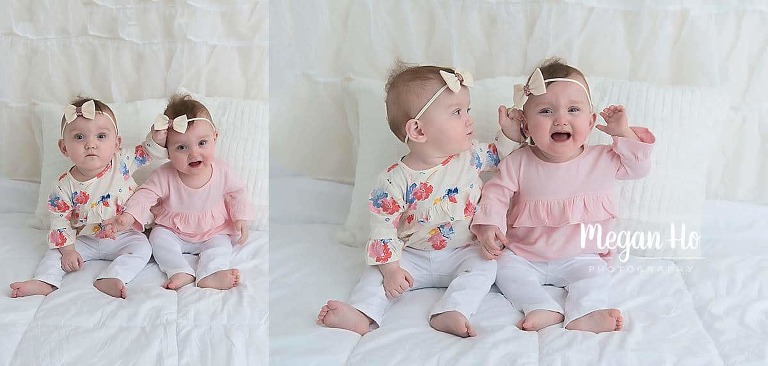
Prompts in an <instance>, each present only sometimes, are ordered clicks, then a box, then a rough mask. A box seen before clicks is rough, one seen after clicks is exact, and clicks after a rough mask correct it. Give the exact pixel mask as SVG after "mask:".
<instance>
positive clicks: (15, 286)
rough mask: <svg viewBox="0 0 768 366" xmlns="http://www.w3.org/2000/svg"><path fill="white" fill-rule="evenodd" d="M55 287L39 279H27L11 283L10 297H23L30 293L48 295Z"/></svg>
mask: <svg viewBox="0 0 768 366" xmlns="http://www.w3.org/2000/svg"><path fill="white" fill-rule="evenodd" d="M55 289H56V287H54V286H52V285H50V284H47V283H45V282H43V281H40V280H27V281H24V282H14V283H12V284H11V297H24V296H30V295H48V294H50V293H51V292H53V290H55Z"/></svg>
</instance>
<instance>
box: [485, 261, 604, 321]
mask: <svg viewBox="0 0 768 366" xmlns="http://www.w3.org/2000/svg"><path fill="white" fill-rule="evenodd" d="M497 261H498V262H499V268H498V272H497V274H496V286H497V287H498V288H499V290H501V293H503V294H504V296H506V297H507V299H508V300H509V301H510V302H511V303H512V305H514V306H515V307H516V308H518V309H520V310H522V311H523V313H525V314H528V313H529V312H531V311H532V310H537V309H541V310H550V311H556V312H558V313H561V314H563V315H564V316H565V321H564V322H563V325H568V323H570V322H571V321H572V320H574V319H578V318H580V317H581V316H583V315H586V314H588V313H591V312H593V311H595V310H599V309H605V308H607V307H608V293H609V287H610V283H611V275H610V273H609V272H608V271H607V264H606V263H605V261H604V260H603V259H602V258H600V256H598V255H597V254H585V255H580V256H578V257H575V258H570V259H565V260H560V261H553V262H530V261H528V260H526V259H525V258H523V257H520V256H518V255H516V254H514V253H513V252H512V251H511V250H509V249H505V250H504V252H503V253H502V255H501V256H500V257H499V258H498V259H497ZM542 285H553V286H557V287H565V289H566V290H567V291H568V295H567V296H566V298H565V306H560V304H559V303H558V302H557V301H555V299H554V298H553V297H552V296H550V294H548V293H547V292H546V291H545V290H544V288H543V287H542Z"/></svg>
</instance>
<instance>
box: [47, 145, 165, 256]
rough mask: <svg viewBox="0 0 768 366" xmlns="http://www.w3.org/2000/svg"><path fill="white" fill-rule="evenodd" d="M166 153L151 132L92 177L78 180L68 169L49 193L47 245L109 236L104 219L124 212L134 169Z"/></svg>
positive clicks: (68, 243)
mask: <svg viewBox="0 0 768 366" xmlns="http://www.w3.org/2000/svg"><path fill="white" fill-rule="evenodd" d="M164 157H167V152H166V150H165V148H163V147H161V146H160V145H158V144H157V143H155V142H154V141H153V140H152V135H151V133H150V134H148V135H147V139H146V140H145V141H144V143H142V144H140V145H137V146H136V147H135V148H134V150H133V152H132V153H131V152H127V151H125V150H122V149H121V150H119V151H118V152H117V153H116V154H115V156H114V157H113V158H112V161H111V162H110V163H109V164H107V166H106V167H104V170H102V171H101V172H100V173H99V174H97V175H96V176H95V177H93V178H91V179H90V180H87V181H85V182H81V181H78V180H77V179H75V178H74V177H73V176H72V173H70V171H71V170H72V169H71V168H70V169H68V170H67V171H66V172H65V173H64V174H62V175H61V176H60V177H59V179H58V181H57V182H56V185H55V186H54V187H53V190H52V191H51V193H50V195H49V196H48V211H49V212H50V214H51V230H50V232H49V233H48V246H49V247H50V248H60V247H64V246H67V245H72V244H74V243H75V238H76V237H77V236H78V235H91V236H95V237H97V238H106V237H108V236H107V234H106V232H105V231H104V230H103V229H104V228H103V226H102V224H101V223H102V221H104V220H106V219H109V218H112V217H114V216H115V215H117V214H119V213H122V212H123V210H124V205H125V201H126V200H128V197H130V196H131V194H133V191H134V190H135V189H136V182H135V181H134V180H133V177H132V176H131V175H132V174H133V172H134V171H136V169H138V168H141V167H143V166H145V165H147V164H149V162H150V161H151V159H152V158H156V159H157V158H164ZM113 239H114V238H113Z"/></svg>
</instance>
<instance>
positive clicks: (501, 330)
mask: <svg viewBox="0 0 768 366" xmlns="http://www.w3.org/2000/svg"><path fill="white" fill-rule="evenodd" d="M271 173H272V179H271V181H270V187H271V189H272V191H271V196H272V199H273V200H274V202H281V203H284V204H281V205H273V206H278V207H273V208H272V211H271V213H270V215H271V217H272V221H271V223H270V225H271V228H272V230H273V231H274V232H275V234H274V235H273V236H272V240H271V242H270V246H271V249H270V255H271V258H270V260H271V264H272V265H271V266H272V272H271V276H270V307H271V309H272V320H271V323H272V327H271V329H270V349H271V350H270V357H271V362H272V364H274V365H297V364H301V365H340V364H348V365H378V364H397V363H400V364H425V365H432V364H482V365H486V364H494V365H496V364H514V365H534V364H542V365H581V364H621V365H628V364H638V365H646V364H647V365H659V364H668V365H672V364H674V365H723V364H726V365H736V364H739V365H740V364H755V365H756V364H766V363H767V362H768V357H767V356H766V353H767V352H766V347H768V346H766V344H767V343H768V342H766V340H767V339H768V337H766V332H767V331H766V330H765V329H768V324H765V322H766V321H767V320H766V317H765V314H766V313H768V312H767V311H766V310H768V304H767V303H766V300H764V299H765V298H766V296H765V289H766V288H767V287H766V281H768V280H767V279H768V276H765V275H766V274H768V273H766V272H768V266H767V265H766V263H767V262H766V260H765V257H761V256H751V258H750V256H749V255H746V254H743V255H741V257H736V258H733V257H723V256H721V255H720V254H721V253H722V248H727V247H728V243H729V242H733V241H740V242H741V246H742V248H750V247H753V246H754V245H755V244H757V243H759V242H760V240H761V239H762V240H764V238H766V237H768V230H766V227H767V225H762V226H761V225H759V223H754V222H753V223H747V224H745V225H747V226H748V227H749V230H742V231H741V232H744V233H746V234H745V236H741V234H740V232H729V228H730V226H731V223H730V222H728V221H724V220H723V219H722V217H723V216H724V215H728V213H729V212H731V211H733V212H739V213H742V214H744V215H745V219H749V218H751V217H752V216H753V215H755V214H757V213H762V214H765V213H768V208H767V207H764V206H753V205H745V204H738V203H729V202H719V201H711V202H708V204H707V208H706V210H705V213H706V215H705V223H706V225H704V226H705V227H706V230H705V231H703V232H702V233H701V235H702V245H704V246H705V251H704V252H705V259H703V260H697V261H693V260H691V261H688V262H682V261H681V262H678V264H679V266H678V265H675V263H674V262H672V261H669V260H664V259H654V258H651V259H648V258H640V257H636V258H632V259H631V261H630V262H629V263H628V264H627V267H626V268H627V269H626V270H624V271H620V272H615V274H614V278H613V286H612V288H613V292H614V298H615V305H616V306H618V307H620V308H621V309H622V310H623V312H624V315H625V319H626V331H624V332H620V333H614V334H599V335H595V334H591V333H584V332H570V331H565V330H563V329H562V328H559V327H551V328H548V329H546V330H544V331H542V332H539V333H538V334H535V333H526V332H522V331H519V330H517V329H516V328H515V326H514V324H515V323H516V322H517V320H518V319H519V318H520V317H521V316H522V313H520V312H519V311H517V310H515V309H514V308H513V307H512V306H511V305H510V304H509V302H507V301H506V299H505V298H504V297H503V296H502V295H501V294H499V293H498V292H497V291H495V288H494V291H492V292H491V293H490V294H489V295H488V296H487V297H486V299H485V300H484V301H483V303H482V305H481V308H480V310H479V311H478V313H477V314H476V315H475V316H473V318H472V319H471V320H472V322H473V324H474V325H475V326H476V327H477V331H478V333H479V334H480V335H479V336H478V337H476V338H474V339H459V338H456V337H453V336H450V335H446V334H441V333H439V332H436V331H434V330H432V329H431V328H429V325H428V322H427V315H428V312H429V309H430V306H431V304H432V303H433V302H434V301H435V300H436V299H437V298H438V297H439V296H440V295H441V293H442V291H443V290H439V289H425V290H419V291H413V292H409V293H407V294H406V295H404V296H403V297H402V298H401V300H399V301H398V303H396V304H395V305H393V307H392V308H391V309H390V310H389V311H388V312H387V314H386V315H385V318H384V320H383V326H382V327H381V328H380V329H378V330H376V331H374V332H371V333H369V334H368V335H366V336H365V337H360V336H358V335H356V334H354V333H352V332H347V331H343V330H337V329H328V328H325V327H321V326H318V325H316V324H314V319H315V316H316V314H317V312H318V310H319V309H320V307H321V306H322V305H323V304H324V303H325V301H326V300H328V299H339V300H346V299H347V298H348V297H349V293H350V291H351V289H352V287H353V286H354V284H355V283H356V281H357V279H358V277H359V275H360V273H361V271H362V269H363V255H362V253H361V252H360V250H359V249H356V248H350V247H344V246H341V245H338V244H336V242H335V240H334V236H335V233H336V231H337V230H338V229H339V227H340V224H341V223H342V222H343V218H344V214H345V211H346V208H347V207H348V203H349V193H350V192H351V186H349V185H344V184H337V183H331V182H326V181H319V180H311V179H308V178H304V177H301V176H297V175H293V174H290V173H286V172H285V171H277V172H275V171H273V172H271ZM286 200H294V202H300V204H292V203H291V202H289V201H286ZM318 202H320V204H318ZM329 215H330V216H329ZM729 217H732V216H729ZM333 220H337V221H335V222H334V221H333ZM737 221H738V220H737ZM743 221H744V220H741V221H739V222H743ZM742 229H744V228H742ZM726 233H728V234H727V235H726ZM755 240H757V241H755ZM750 243H751V244H750ZM718 250H719V251H720V252H718ZM766 251H768V249H767V250H766ZM744 260H746V261H747V262H746V263H749V264H750V265H749V266H748V267H750V268H743V266H741V265H739V263H745V262H744ZM685 266H691V269H690V271H689V270H688V269H687V267H685ZM629 267H632V268H634V270H633V271H630V270H629ZM639 268H642V271H641V270H640V269H639ZM752 276H762V279H760V280H758V281H750V277H752ZM297 289H300V290H297ZM553 292H554V293H555V294H556V295H558V296H563V291H562V290H554V289H553ZM731 295H736V297H735V298H731V297H729V296H731ZM732 313H736V314H739V315H738V316H739V317H741V318H740V319H739V320H738V321H737V322H733V319H732V316H733V314H732ZM744 337H748V338H749V339H744Z"/></svg>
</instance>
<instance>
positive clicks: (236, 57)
mask: <svg viewBox="0 0 768 366" xmlns="http://www.w3.org/2000/svg"><path fill="white" fill-rule="evenodd" d="M1 3H2V4H0V5H2V8H3V9H4V11H3V12H2V13H3V15H2V16H0V34H2V37H0V55H2V56H0V69H1V70H2V73H1V74H0V123H1V124H0V143H1V144H0V176H1V177H5V178H13V179H25V180H39V179H40V157H39V156H38V155H39V153H38V148H37V146H36V144H35V139H34V134H33V128H32V123H33V122H32V121H33V106H34V105H35V104H36V103H57V104H64V103H66V102H67V101H69V100H70V99H72V98H74V97H75V96H77V95H78V94H81V95H87V96H91V97H94V98H98V99H101V100H102V101H104V102H107V103H110V102H130V101H138V100H144V99H148V98H167V97H168V96H169V95H171V94H172V93H173V92H174V91H176V90H177V89H178V88H179V87H184V88H186V89H188V90H190V91H192V92H195V93H197V94H200V95H205V96H209V97H231V98H239V99H254V100H259V101H263V102H267V101H268V100H269V98H268V95H269V84H268V76H269V66H268V65H269V22H268V18H269V12H268V7H269V3H268V2H267V1H243V0H241V1H213V0H187V1H149V0H134V1H116V0H106V1H2V2H1ZM52 123H58V122H57V121H52Z"/></svg>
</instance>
